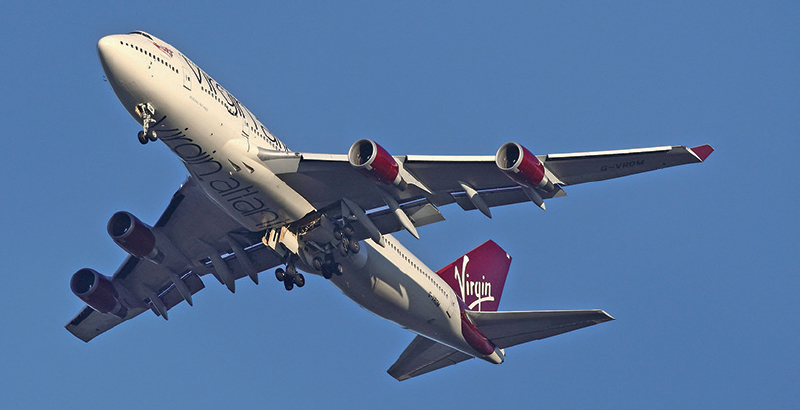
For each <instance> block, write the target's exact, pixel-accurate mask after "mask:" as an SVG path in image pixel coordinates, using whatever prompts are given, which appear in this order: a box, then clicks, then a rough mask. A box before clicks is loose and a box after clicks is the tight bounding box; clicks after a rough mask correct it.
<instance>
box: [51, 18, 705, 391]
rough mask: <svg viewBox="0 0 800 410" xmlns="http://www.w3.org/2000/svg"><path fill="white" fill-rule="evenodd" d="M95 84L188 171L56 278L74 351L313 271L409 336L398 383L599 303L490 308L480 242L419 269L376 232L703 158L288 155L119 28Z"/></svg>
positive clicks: (518, 153)
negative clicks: (159, 211)
mask: <svg viewBox="0 0 800 410" xmlns="http://www.w3.org/2000/svg"><path fill="white" fill-rule="evenodd" d="M97 50H98V54H99V57H100V61H101V63H102V65H103V70H104V71H105V73H106V77H107V78H108V82H109V83H110V84H111V86H112V88H113V89H114V92H115V93H116V95H117V97H118V98H119V100H120V102H121V103H122V105H123V106H124V107H125V109H126V110H128V112H129V113H130V114H131V115H132V116H133V117H134V118H135V119H136V120H137V121H138V122H139V123H140V124H141V125H142V130H141V131H139V134H138V138H139V141H140V142H141V143H142V144H146V143H148V142H150V141H157V140H160V141H161V142H163V143H164V144H166V145H167V146H168V147H169V148H170V149H171V150H172V152H174V153H175V154H176V155H177V156H178V158H180V159H181V161H183V163H184V165H185V166H186V169H187V170H188V172H189V176H188V177H187V179H186V182H184V184H183V185H182V186H181V187H180V188H179V189H178V191H177V192H176V193H175V195H174V196H173V198H172V201H171V202H170V204H169V206H168V207H167V209H166V210H165V211H164V213H163V215H162V216H161V218H159V220H158V221H157V222H156V223H155V224H154V225H153V226H149V225H147V224H145V223H143V222H142V221H140V220H139V219H137V218H136V217H134V216H133V215H131V214H130V213H128V212H118V213H116V214H114V215H113V216H112V217H111V219H110V220H109V222H108V233H109V235H111V237H112V238H113V240H114V241H115V242H116V243H117V244H118V245H119V246H120V247H122V248H123V249H124V250H125V251H127V252H128V253H129V254H130V256H129V257H128V258H127V259H126V260H125V261H124V262H123V263H122V265H121V266H120V267H119V269H118V270H117V271H116V273H114V275H113V276H112V277H110V278H109V277H106V276H104V275H101V274H99V273H98V272H96V271H95V270H92V269H88V268H86V269H81V270H79V271H78V272H76V273H75V274H74V275H73V276H72V279H71V281H70V287H71V288H72V291H73V292H74V293H75V295H77V296H78V297H79V298H81V299H82V300H83V301H84V302H86V304H87V305H88V306H86V307H84V308H83V309H82V310H81V311H80V313H78V315H77V316H75V318H73V319H72V320H71V321H70V322H69V323H67V325H66V328H67V330H69V331H70V332H72V333H73V334H74V335H75V336H77V337H78V338H80V339H81V340H83V341H86V342H88V341H89V340H91V339H93V338H94V337H96V336H97V335H99V334H101V333H103V332H105V331H107V330H109V329H111V328H112V327H114V326H116V325H118V324H120V323H122V322H124V321H126V320H128V319H131V318H133V317H136V316H137V315H139V314H140V313H142V312H144V311H146V310H151V311H152V312H153V313H155V314H156V315H157V316H161V317H163V318H164V319H167V314H168V311H169V310H170V309H171V308H173V307H174V306H175V305H177V304H179V303H180V302H182V301H186V303H188V304H189V305H192V303H193V302H192V296H193V295H194V294H195V293H196V292H198V291H200V290H201V289H202V288H203V287H204V284H203V282H202V280H201V279H200V277H201V276H204V275H209V274H210V275H212V276H213V277H214V278H216V279H217V280H218V281H219V282H220V283H221V284H224V285H225V286H227V287H228V289H230V291H231V292H234V291H235V289H236V280H237V279H239V278H242V277H245V276H246V277H249V278H250V279H252V281H253V282H255V283H258V281H259V276H258V274H259V272H262V271H264V270H266V269H271V268H274V267H278V266H280V267H278V268H277V269H276V270H275V276H276V278H277V279H278V280H279V281H281V282H283V284H284V286H285V288H286V290H291V289H292V288H293V287H295V286H297V287H302V286H303V285H304V284H305V278H304V276H303V274H302V273H300V271H303V272H307V273H312V274H316V275H320V276H323V277H324V278H326V279H328V280H329V281H330V282H331V283H333V285H334V286H336V287H337V288H339V289H340V290H341V291H342V293H344V294H345V295H346V296H347V297H349V298H350V299H352V300H353V301H355V302H356V303H358V304H359V305H361V306H363V307H364V308H366V309H367V310H369V311H371V312H373V313H375V314H376V315H378V316H380V317H383V318H385V319H388V320H391V321H392V322H395V323H397V324H398V325H400V326H402V327H404V328H406V329H409V330H410V331H412V332H414V333H416V334H417V336H416V337H415V338H414V340H413V341H412V342H411V344H410V345H409V346H408V348H407V349H406V350H405V351H404V352H403V353H402V354H401V356H400V358H399V359H398V360H397V362H396V363H395V364H394V365H393V366H391V368H390V369H389V370H388V372H389V374H390V375H392V376H393V377H395V378H396V379H398V380H405V379H408V378H411V377H415V376H418V375H421V374H424V373H427V372H430V371H433V370H437V369H440V368H442V367H445V366H449V365H452V364H456V363H459V362H461V361H464V360H467V359H470V358H473V357H477V358H480V359H483V360H486V361H488V362H491V363H502V362H503V361H504V359H505V349H506V348H508V347H511V346H515V345H518V344H521V343H525V342H529V341H532V340H538V339H542V338H546V337H550V336H555V335H558V334H561V333H566V332H569V331H572V330H575V329H579V328H583V327H586V326H591V325H594V324H597V323H601V322H605V321H608V320H613V318H612V317H611V316H609V315H608V314H606V313H605V312H604V311H602V310H578V311H521V312H498V311H497V308H498V303H499V301H500V296H501V295H502V291H503V286H504V284H505V278H506V274H507V272H508V267H509V265H510V263H511V257H510V256H508V255H507V254H506V252H505V251H503V250H502V249H501V248H500V247H499V246H497V245H496V244H495V243H494V242H491V241H488V242H486V243H484V244H483V245H481V246H479V247H478V248H476V249H474V250H472V251H470V252H469V253H467V254H466V255H464V256H462V257H461V258H459V259H458V260H456V261H455V262H453V263H451V264H450V265H448V266H446V267H445V268H443V269H441V270H439V271H434V270H432V269H430V268H429V267H427V266H426V265H425V264H424V263H423V262H422V261H420V260H419V259H417V258H416V257H415V256H414V255H412V254H411V252H409V251H408V250H407V249H406V248H405V247H403V246H402V245H401V244H400V243H399V242H398V241H397V240H396V239H395V238H393V237H392V235H391V233H393V232H396V231H399V230H403V229H404V230H406V231H408V232H409V233H410V234H411V235H413V236H414V237H417V238H419V235H418V233H417V227H419V226H423V225H427V224H430V223H434V222H439V221H442V220H444V218H443V217H442V215H441V213H439V210H438V207H440V206H442V205H447V204H451V203H457V204H458V205H459V206H460V207H461V208H463V209H464V210H474V209H477V210H479V211H480V212H482V213H483V214H485V215H486V216H488V217H491V210H490V209H491V208H492V207H494V206H499V205H507V204H513V203H519V202H533V203H534V204H536V205H537V206H539V207H541V208H542V209H544V208H545V206H544V200H545V199H549V198H554V197H560V196H564V195H566V194H565V193H564V191H563V189H562V187H564V186H567V185H574V184H580V183H584V182H590V181H600V180H605V179H609V178H616V177H621V176H625V175H630V174H636V173H640V172H645V171H651V170H655V169H660V168H666V167H671V166H676V165H682V164H688V163H697V162H702V161H704V160H705V159H706V157H708V156H709V155H710V154H711V152H712V151H713V149H712V148H711V147H710V146H709V145H702V146H698V147H694V148H686V147H684V146H663V147H654V148H644V149H629V150H617V151H599V152H584V153H573V154H551V155H544V156H535V155H533V154H531V152H530V151H528V150H527V149H526V148H524V147H523V146H522V145H520V144H518V143H514V142H509V143H506V144H503V145H502V146H501V147H500V149H499V150H498V151H497V153H496V155H493V156H492V155H487V156H432V155H406V156H392V155H390V154H389V153H388V152H387V151H386V150H385V149H384V148H383V147H381V146H380V145H378V144H377V143H375V142H374V141H371V140H368V139H362V140H359V141H356V142H355V143H354V144H353V145H352V146H351V147H350V150H349V153H348V154H347V155H336V154H313V153H300V152H293V151H290V150H289V149H288V148H287V147H286V145H284V144H283V142H281V141H280V140H278V139H277V138H276V137H275V136H274V135H272V133H270V131H269V130H268V129H267V128H266V127H265V126H264V125H263V124H261V122H259V121H258V120H257V119H256V117H255V116H254V115H253V114H252V113H250V111H248V110H247V108H245V107H244V105H242V104H241V103H240V102H239V101H238V100H237V99H236V98H234V97H233V95H231V93H229V92H228V91H226V90H225V89H224V88H223V87H222V86H221V85H220V84H219V83H217V82H216V81H215V80H214V79H212V78H211V77H210V76H209V75H208V74H206V73H205V72H204V71H203V70H201V69H200V68H199V67H198V66H197V65H196V64H194V63H193V62H192V61H191V60H189V58H187V57H186V56H184V55H183V54H181V53H180V52H179V51H178V50H177V49H176V48H175V47H173V46H171V45H169V44H168V43H166V42H164V41H163V40H160V39H158V38H156V37H154V36H152V35H150V34H147V33H145V32H141V31H134V32H132V33H130V34H125V35H110V36H107V37H103V38H102V39H101V40H100V41H99V43H98V45H97Z"/></svg>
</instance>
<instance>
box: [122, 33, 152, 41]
mask: <svg viewBox="0 0 800 410" xmlns="http://www.w3.org/2000/svg"><path fill="white" fill-rule="evenodd" d="M128 34H138V35H140V36H145V37H147V38H149V39H150V41H153V37H150V35H149V34H147V33H145V32H144V31H131V32H130V33H128Z"/></svg>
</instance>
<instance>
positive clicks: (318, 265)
mask: <svg viewBox="0 0 800 410" xmlns="http://www.w3.org/2000/svg"><path fill="white" fill-rule="evenodd" d="M311 265H312V266H313V268H314V269H316V270H318V271H322V277H323V278H325V279H330V278H332V277H333V275H336V276H341V275H342V273H344V269H342V265H341V264H340V263H338V262H336V260H335V259H334V258H333V255H332V254H330V253H326V254H325V259H323V258H320V257H319V256H315V257H314V259H313V260H311Z"/></svg>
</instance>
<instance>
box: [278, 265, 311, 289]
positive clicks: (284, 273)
mask: <svg viewBox="0 0 800 410" xmlns="http://www.w3.org/2000/svg"><path fill="white" fill-rule="evenodd" d="M275 279H278V282H283V286H284V287H285V288H286V290H292V289H294V285H297V287H298V288H302V287H303V286H304V285H305V284H306V278H305V277H303V274H302V273H300V272H298V271H297V268H295V267H294V264H293V263H289V264H287V265H286V270H283V268H278V269H275Z"/></svg>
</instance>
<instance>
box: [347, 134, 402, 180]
mask: <svg viewBox="0 0 800 410" xmlns="http://www.w3.org/2000/svg"><path fill="white" fill-rule="evenodd" d="M347 159H348V160H349V161H350V165H352V166H353V168H355V169H356V170H358V171H359V172H361V173H362V174H364V175H365V176H366V177H368V178H369V179H371V180H373V181H376V182H379V183H383V184H387V185H390V184H391V185H394V186H396V187H398V188H399V189H400V190H401V191H404V190H405V189H406V187H407V186H408V184H407V183H406V181H404V180H403V176H402V175H401V174H400V164H398V163H397V161H396V160H395V159H394V157H392V156H391V154H389V152H387V151H386V150H385V149H384V148H383V147H381V146H380V145H378V144H377V143H375V141H372V140H370V139H366V138H365V139H360V140H358V141H356V142H355V143H353V145H352V146H351V147H350V151H349V153H348V154H347Z"/></svg>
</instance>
